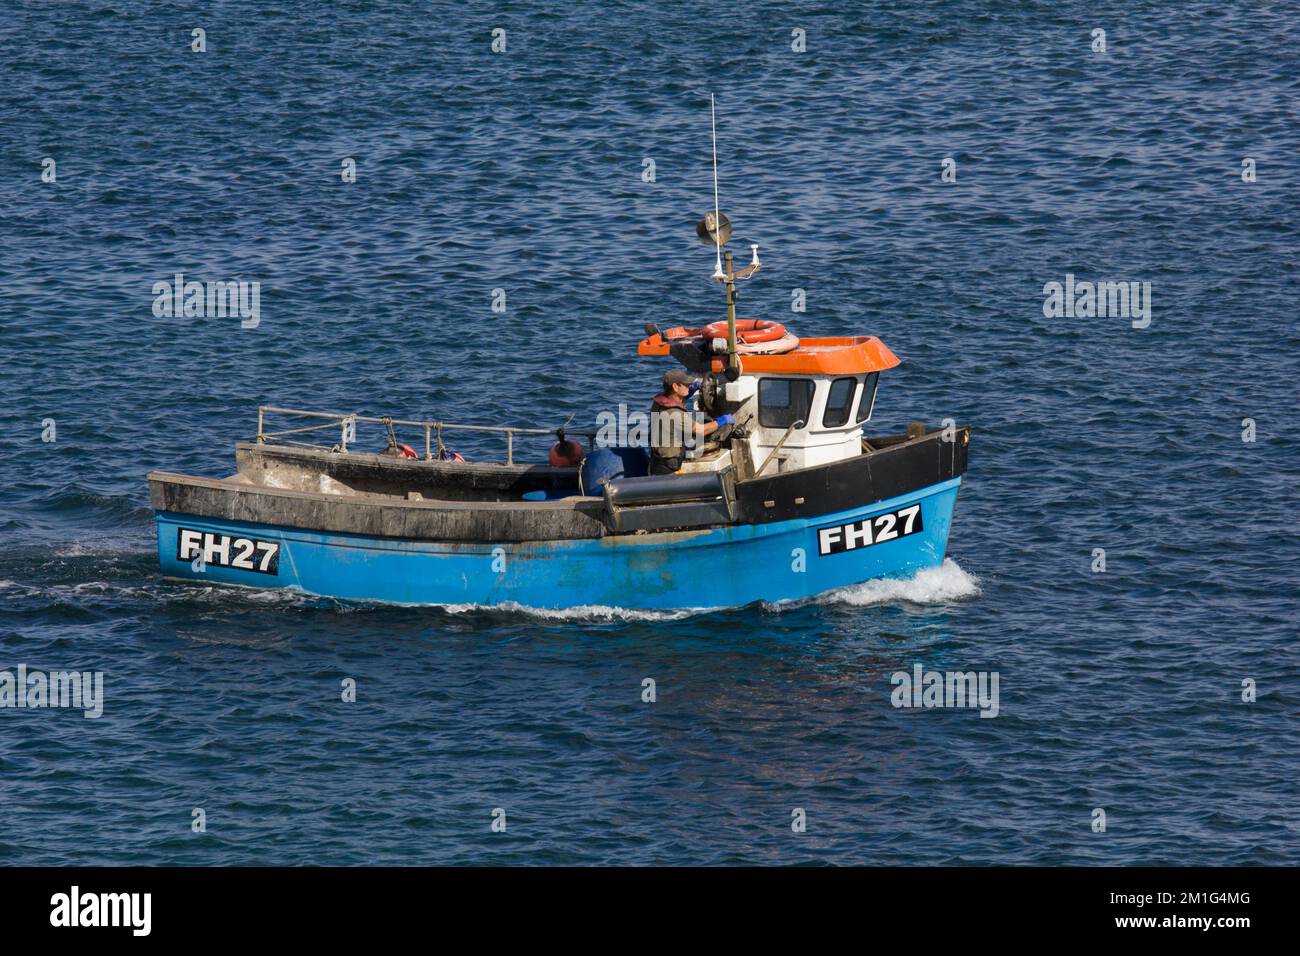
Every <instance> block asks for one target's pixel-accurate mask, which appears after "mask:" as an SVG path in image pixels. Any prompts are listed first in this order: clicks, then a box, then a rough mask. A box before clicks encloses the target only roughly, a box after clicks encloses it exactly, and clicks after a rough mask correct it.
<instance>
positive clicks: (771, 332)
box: [704, 319, 785, 345]
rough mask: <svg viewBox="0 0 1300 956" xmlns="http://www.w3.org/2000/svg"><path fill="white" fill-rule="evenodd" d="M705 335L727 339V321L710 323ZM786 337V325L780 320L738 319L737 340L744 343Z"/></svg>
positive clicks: (705, 328)
mask: <svg viewBox="0 0 1300 956" xmlns="http://www.w3.org/2000/svg"><path fill="white" fill-rule="evenodd" d="M704 337H705V338H706V339H725V338H726V337H727V323H726V322H711V323H709V324H708V325H706V326H705V327H704ZM784 337H785V326H784V325H782V324H781V323H780V322H769V321H768V320H767V319H737V320H736V341H737V342H740V343H742V344H744V345H758V344H759V343H761V342H775V341H776V340H777V339H780V338H784Z"/></svg>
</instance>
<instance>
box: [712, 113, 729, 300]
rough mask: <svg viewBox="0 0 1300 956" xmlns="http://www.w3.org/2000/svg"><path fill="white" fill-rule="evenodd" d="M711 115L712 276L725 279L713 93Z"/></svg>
mask: <svg viewBox="0 0 1300 956" xmlns="http://www.w3.org/2000/svg"><path fill="white" fill-rule="evenodd" d="M709 117H710V119H712V121H713V222H714V223H715V230H716V231H715V233H714V235H715V245H716V248H717V268H715V269H714V270H713V275H712V276H711V278H714V279H725V278H726V276H725V275H724V274H723V272H722V209H721V208H720V207H719V206H718V111H717V108H716V107H715V106H714V103H713V94H712V93H710V94H709Z"/></svg>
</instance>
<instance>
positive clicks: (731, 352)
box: [695, 93, 759, 382]
mask: <svg viewBox="0 0 1300 956" xmlns="http://www.w3.org/2000/svg"><path fill="white" fill-rule="evenodd" d="M709 118H710V120H711V122H712V126H713V214H712V215H706V216H705V217H704V219H703V220H701V221H700V224H699V225H698V226H696V228H695V233H696V235H698V236H699V237H700V239H701V240H702V241H704V242H708V243H710V244H711V245H712V246H713V249H714V269H713V275H711V276H710V277H709V278H711V279H713V280H714V281H716V282H721V283H723V284H724V285H725V286H726V287H727V380H728V381H730V382H734V381H735V380H736V379H737V378H739V377H740V353H739V350H738V349H737V348H736V280H738V279H748V278H749V277H750V276H752V275H754V273H756V272H758V270H759V262H758V246H757V245H753V246H750V248H751V249H752V250H753V255H754V258H753V260H752V261H751V262H750V264H749V265H748V266H746V267H745V268H744V269H742V270H741V271H740V272H736V269H735V264H734V260H733V259H732V257H731V250H727V251H726V253H724V252H723V251H722V247H723V246H725V245H726V244H727V240H729V239H730V238H731V221H730V220H729V219H727V217H726V216H724V215H723V214H722V207H721V205H720V204H719V201H718V112H717V106H716V102H715V100H714V96H713V94H712V93H710V94H709ZM724 264H725V269H724Z"/></svg>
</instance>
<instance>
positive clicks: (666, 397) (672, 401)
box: [650, 368, 736, 475]
mask: <svg viewBox="0 0 1300 956" xmlns="http://www.w3.org/2000/svg"><path fill="white" fill-rule="evenodd" d="M699 388H700V383H699V381H698V380H695V379H692V378H691V377H690V376H689V375H687V374H686V373H685V372H683V371H682V370H681V369H679V368H675V369H671V370H670V371H667V372H665V373H664V390H663V391H662V392H660V393H659V394H658V395H656V396H655V397H654V402H653V404H651V406H650V474H652V475H671V474H673V473H674V472H675V471H677V470H678V469H680V468H681V467H682V464H683V462H684V461H685V459H686V446H687V441H686V438H687V436H688V435H689V436H692V437H694V438H704V437H705V436H707V435H712V434H713V433H714V432H716V431H717V430H718V429H720V428H724V427H726V426H727V425H730V424H732V423H733V422H735V420H736V419H735V418H734V417H733V416H731V415H721V416H719V417H718V418H717V419H716V420H715V421H711V422H696V421H695V420H694V418H693V416H692V415H691V413H690V412H688V411H687V410H686V401H687V400H688V399H689V398H690V397H691V396H692V395H694V394H695V393H696V392H697V391H698V390H699Z"/></svg>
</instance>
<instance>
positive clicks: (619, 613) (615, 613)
mask: <svg viewBox="0 0 1300 956" xmlns="http://www.w3.org/2000/svg"><path fill="white" fill-rule="evenodd" d="M436 606H437V607H440V608H442V609H443V610H444V611H447V612H448V613H449V614H472V613H475V612H494V611H496V612H501V611H504V612H507V613H511V614H525V615H528V616H529V617H539V618H542V619H544V620H549V621H680V620H681V619H682V618H687V617H691V616H693V615H695V614H705V613H707V612H708V611H710V610H714V609H713V608H682V609H680V610H673V611H645V610H637V609H636V608H630V607H613V606H610V605H608V604H581V605H578V606H576V607H561V608H544V607H529V606H528V605H526V604H518V603H516V602H514V601H505V602H502V603H501V604H439V605H436Z"/></svg>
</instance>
